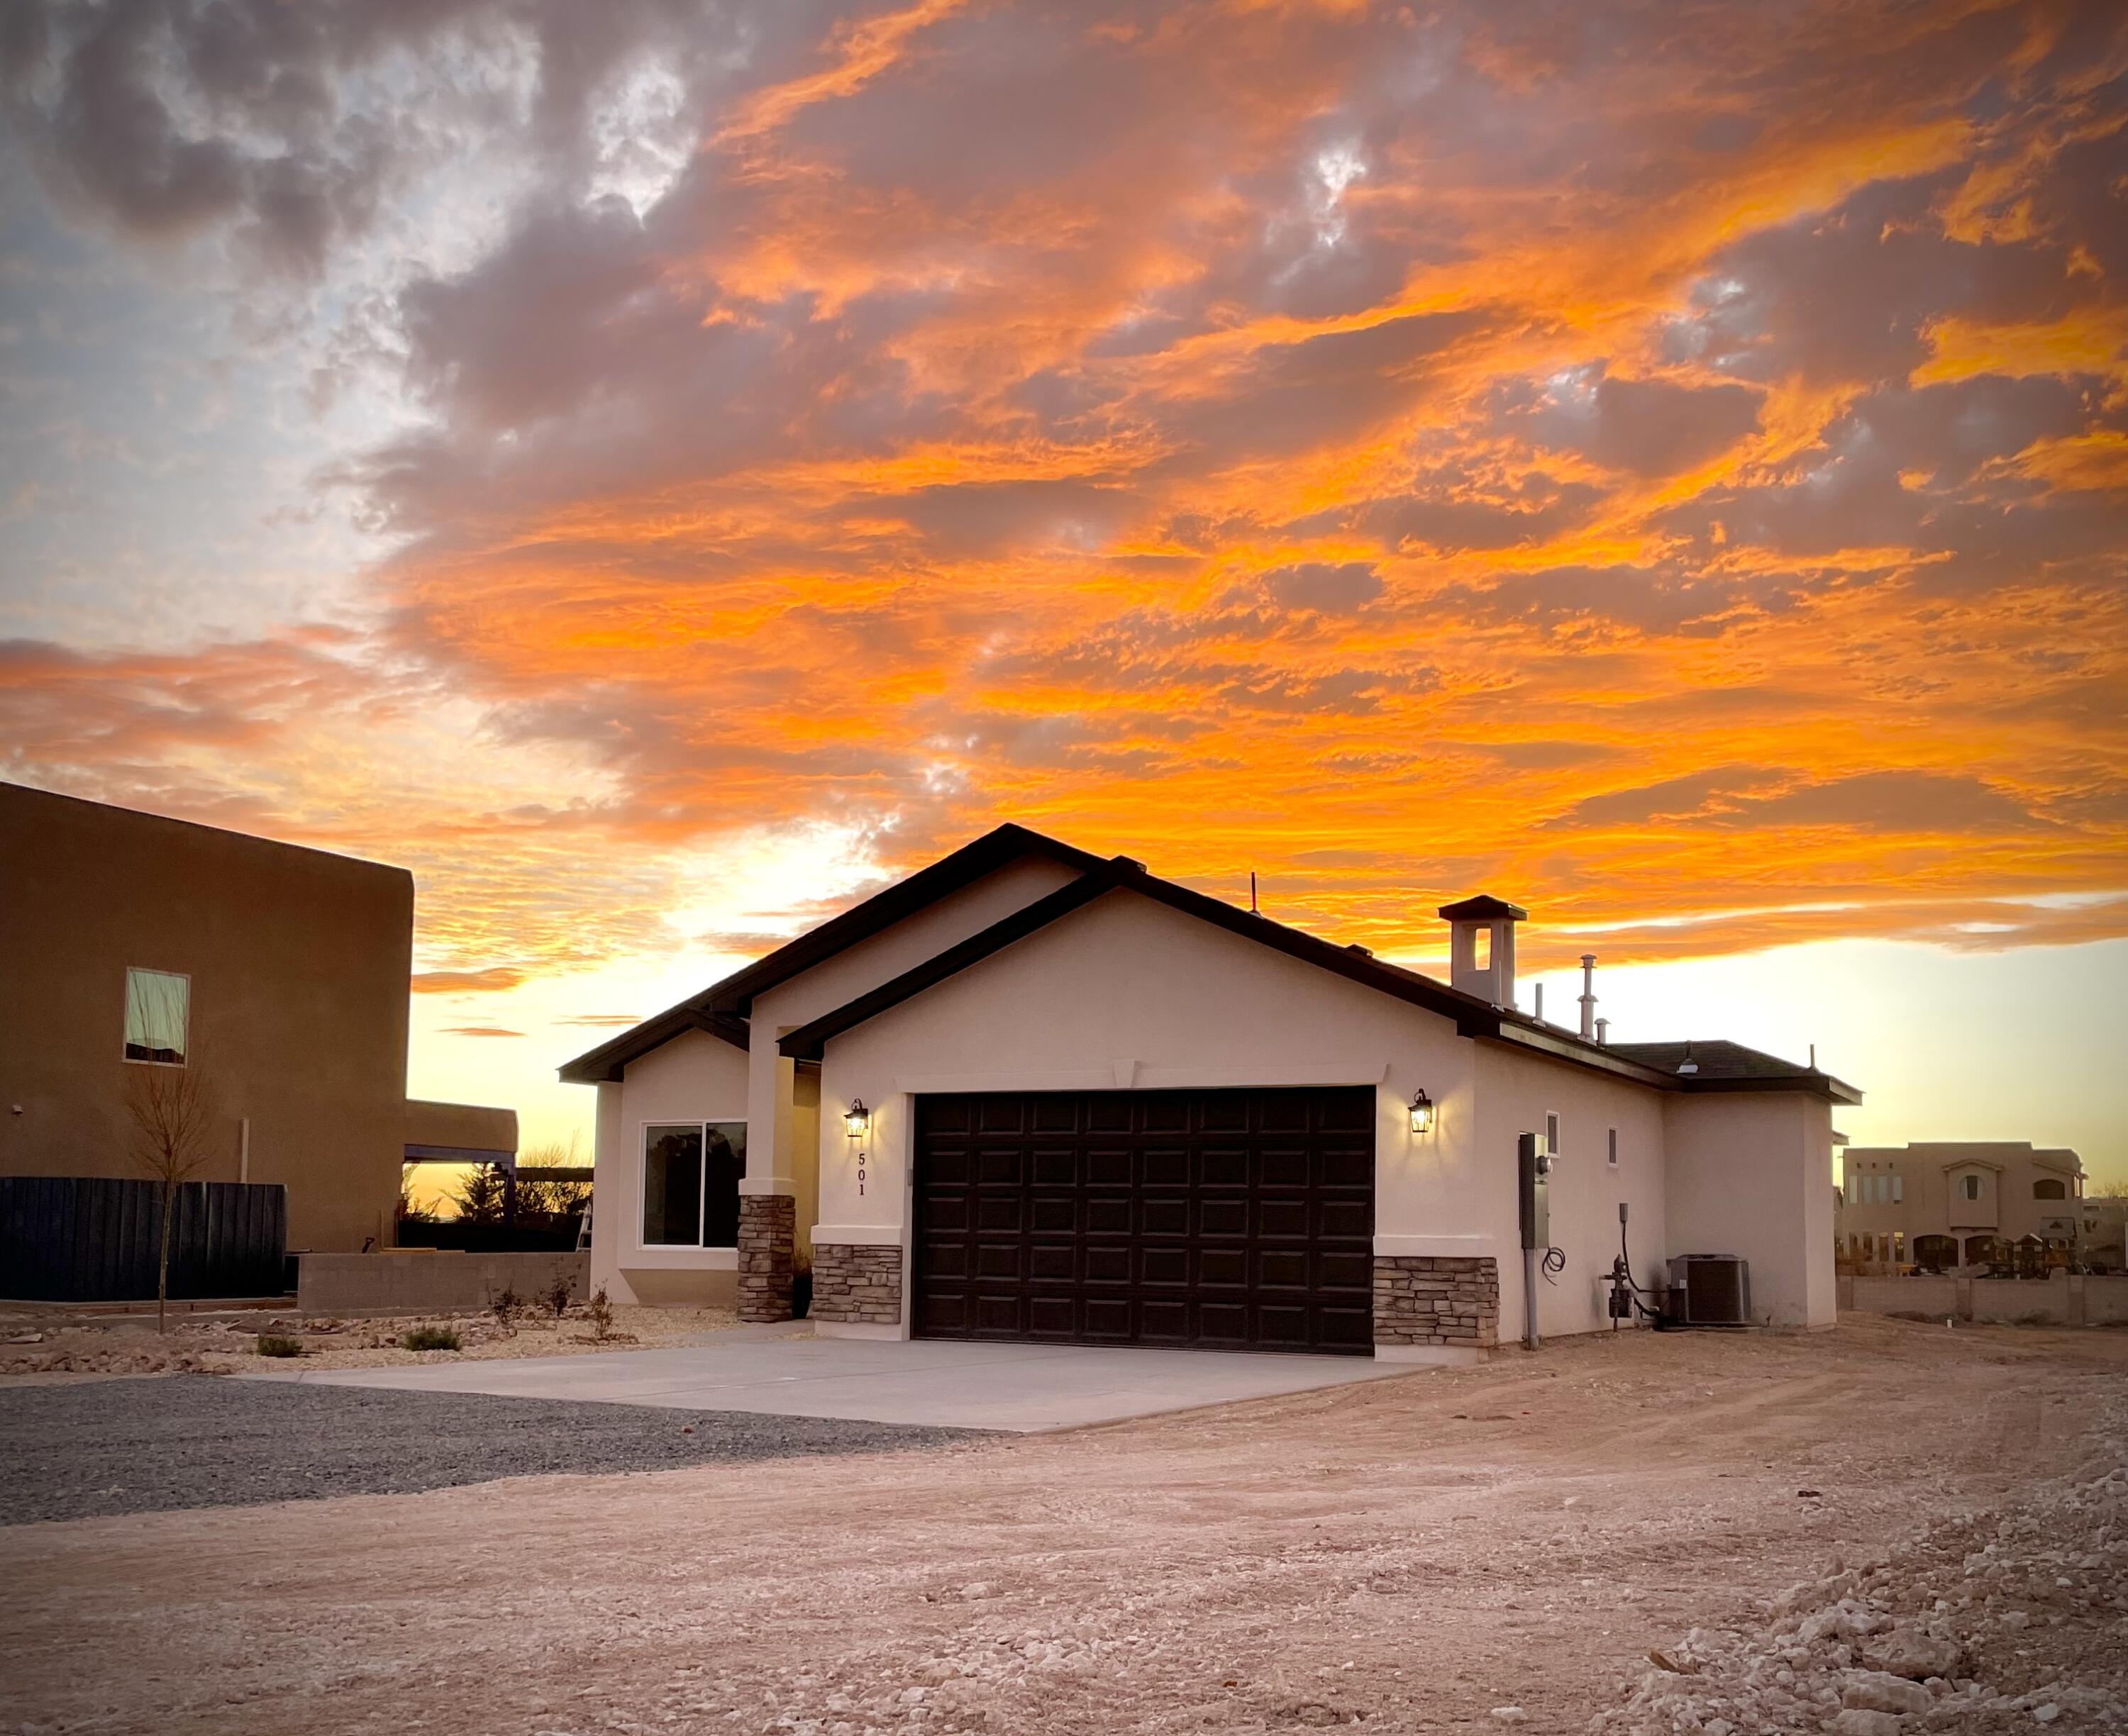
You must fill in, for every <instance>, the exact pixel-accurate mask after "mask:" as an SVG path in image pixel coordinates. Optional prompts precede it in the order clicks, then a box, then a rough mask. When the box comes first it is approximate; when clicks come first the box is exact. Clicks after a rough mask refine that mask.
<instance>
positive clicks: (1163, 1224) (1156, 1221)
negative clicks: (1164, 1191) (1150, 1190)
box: [1138, 1193, 1190, 1236]
mask: <svg viewBox="0 0 2128 1736" xmlns="http://www.w3.org/2000/svg"><path fill="white" fill-rule="evenodd" d="M1138 1231H1139V1233H1140V1234H1141V1235H1144V1236H1187V1235H1189V1233H1190V1197H1189V1195H1187V1194H1186V1193H1185V1194H1182V1195H1180V1196H1178V1197H1177V1198H1174V1199H1145V1200H1140V1201H1139V1202H1138Z"/></svg>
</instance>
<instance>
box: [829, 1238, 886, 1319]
mask: <svg viewBox="0 0 2128 1736" xmlns="http://www.w3.org/2000/svg"><path fill="white" fill-rule="evenodd" d="M812 1317H813V1318H814V1319H815V1320H817V1321H836V1322H839V1323H843V1324H851V1323H855V1324H860V1325H864V1326H900V1324H901V1250H900V1248H898V1247H895V1246H893V1245H891V1244H890V1245H883V1246H867V1245H861V1244H857V1243H851V1242H815V1244H814V1245H813V1315H812Z"/></svg>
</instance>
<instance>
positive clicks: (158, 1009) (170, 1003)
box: [126, 970, 192, 1067]
mask: <svg viewBox="0 0 2128 1736" xmlns="http://www.w3.org/2000/svg"><path fill="white" fill-rule="evenodd" d="M191 1011H192V979H191V978H189V977H186V976H180V975H178V974H177V973H176V972H175V971H173V970H127V971H126V1060H129V1061H154V1062H158V1063H159V1064H160V1065H164V1066H166V1067H182V1066H183V1065H184V1064H185V1025H186V1021H187V1018H188V1016H189V1014H190V1013H191Z"/></svg>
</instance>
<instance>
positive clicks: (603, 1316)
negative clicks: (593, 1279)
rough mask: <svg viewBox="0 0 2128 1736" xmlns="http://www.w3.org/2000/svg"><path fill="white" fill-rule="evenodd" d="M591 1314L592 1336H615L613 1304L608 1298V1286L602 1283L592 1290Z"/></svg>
mask: <svg viewBox="0 0 2128 1736" xmlns="http://www.w3.org/2000/svg"><path fill="white" fill-rule="evenodd" d="M589 1307H590V1311H591V1336H592V1337H593V1338H596V1339H601V1340H604V1339H608V1338H611V1337H612V1336H613V1304H612V1303H611V1302H608V1301H607V1300H606V1286H605V1285H604V1284H601V1285H600V1286H599V1287H598V1288H597V1289H596V1290H594V1291H592V1292H591V1302H590V1304H589Z"/></svg>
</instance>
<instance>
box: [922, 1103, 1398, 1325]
mask: <svg viewBox="0 0 2128 1736" xmlns="http://www.w3.org/2000/svg"><path fill="white" fill-rule="evenodd" d="M915 1193H916V1198H915V1209H916V1221H915V1226H914V1227H915V1234H914V1248H915V1269H914V1293H913V1296H912V1316H911V1317H912V1320H913V1321H914V1330H915V1332H916V1335H917V1336H918V1337H919V1338H986V1339H1034V1340H1048V1341H1053V1342H1056V1343H1059V1344H1092V1345H1190V1346H1194V1347H1195V1348H1199V1349H1218V1350H1316V1351H1341V1352H1349V1353H1351V1354H1357V1355H1365V1354H1369V1353H1370V1351H1371V1349H1372V1348H1373V1339H1374V1333H1373V1330H1372V1321H1373V1314H1372V1308H1373V1296H1372V1283H1373V1271H1374V1229H1375V1141H1374V1093H1373V1091H1372V1090H1371V1089H1368V1088H1366V1087H1360V1088H1357V1089H1313V1090H1305V1091H1292V1090H1279V1091H1269V1090H1266V1091H1083V1092H1029V1093H984V1094H981V1095H972V1094H971V1095H955V1096H938V1097H921V1098H918V1099H917V1105H916V1183H915Z"/></svg>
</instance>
